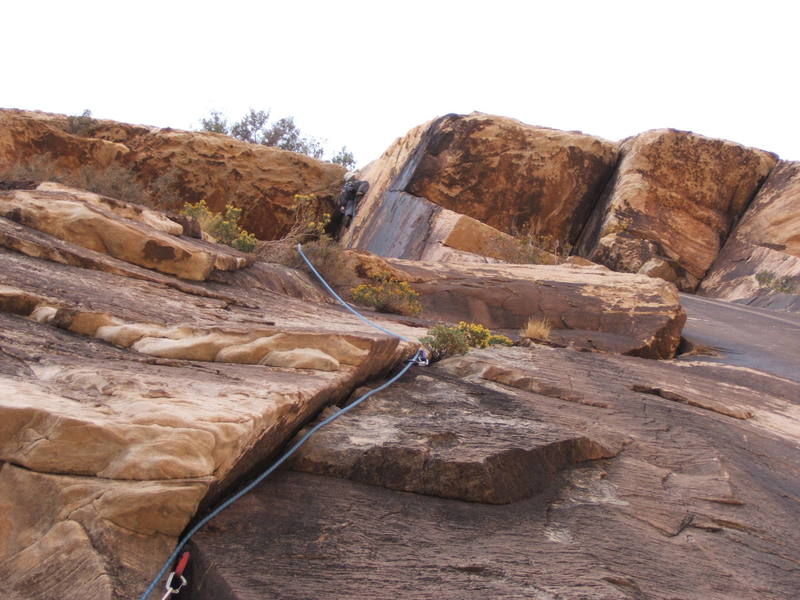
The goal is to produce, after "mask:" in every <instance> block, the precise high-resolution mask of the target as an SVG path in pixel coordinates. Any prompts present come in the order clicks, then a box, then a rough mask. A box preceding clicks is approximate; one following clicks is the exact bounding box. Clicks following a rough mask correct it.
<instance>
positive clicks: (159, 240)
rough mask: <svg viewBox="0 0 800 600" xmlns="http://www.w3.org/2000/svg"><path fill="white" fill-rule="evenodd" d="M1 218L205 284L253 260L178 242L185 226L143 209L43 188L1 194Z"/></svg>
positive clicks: (48, 186) (66, 190) (186, 241)
mask: <svg viewBox="0 0 800 600" xmlns="http://www.w3.org/2000/svg"><path fill="white" fill-rule="evenodd" d="M0 216H2V217H5V218H6V219H9V220H10V221H14V222H17V223H20V224H22V225H25V226H26V227H28V228H30V229H35V230H36V231H41V232H43V233H47V234H50V235H52V236H53V237H55V238H58V239H59V240H64V241H66V242H69V243H71V244H74V245H77V246H80V247H83V248H87V249H89V250H94V251H95V252H99V253H103V254H108V255H110V256H113V257H115V258H119V259H121V260H123V261H126V262H129V263H132V264H135V265H139V266H141V267H147V268H150V269H154V270H157V271H160V272H162V273H168V274H171V275H177V276H178V277H181V278H183V279H191V280H198V281H203V280H205V279H208V277H209V276H210V275H211V273H212V271H214V270H215V269H219V270H235V269H240V268H242V267H244V266H246V265H248V264H250V263H252V258H250V257H248V256H246V255H244V254H241V253H238V252H234V251H232V250H219V251H217V252H210V251H209V250H208V248H206V247H203V246H202V245H200V244H198V243H197V242H195V241H194V240H189V239H180V238H178V237H176V236H179V235H181V234H182V233H183V227H182V226H181V225H179V224H178V223H175V222H174V221H171V220H169V219H167V218H165V217H164V216H163V215H161V214H159V213H155V212H154V211H151V210H148V209H143V208H142V207H139V206H136V205H132V204H128V203H125V202H120V201H118V200H113V199H111V198H105V197H103V196H98V195H97V194H91V193H88V192H84V191H81V190H74V189H71V188H68V187H64V186H59V185H57V184H48V183H45V184H42V185H40V186H39V188H38V189H37V190H15V191H6V192H0Z"/></svg>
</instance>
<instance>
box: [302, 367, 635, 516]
mask: <svg viewBox="0 0 800 600" xmlns="http://www.w3.org/2000/svg"><path fill="white" fill-rule="evenodd" d="M363 392H366V390H363ZM360 393H362V391H357V392H356V395H358V394H360ZM505 400H506V399H502V400H500V401H498V399H497V398H496V397H492V396H490V395H487V394H486V393H485V390H481V389H476V388H475V387H474V386H471V385H468V384H463V383H461V382H459V381H458V380H457V379H454V378H449V377H447V376H446V375H441V374H439V373H437V372H436V371H430V375H429V374H428V373H422V372H419V371H417V372H415V373H414V374H412V375H411V376H409V377H407V378H405V379H404V381H402V382H401V383H398V384H396V385H394V386H393V387H391V388H390V389H389V390H387V391H386V392H385V393H382V394H380V395H379V396H378V397H376V398H374V399H371V401H370V402H368V403H367V404H361V405H360V406H358V407H357V408H356V409H355V410H353V411H351V412H349V413H347V414H346V415H344V416H342V417H340V418H339V419H337V420H336V421H334V422H333V423H332V424H330V425H329V426H327V427H326V428H324V429H322V430H320V432H319V433H317V434H316V435H315V436H314V437H313V438H311V439H310V440H309V441H308V442H307V443H306V445H305V446H303V447H302V448H301V450H300V452H299V453H298V454H297V456H296V458H295V459H293V461H292V463H291V467H292V469H293V470H295V471H302V472H307V473H315V474H318V475H328V476H333V477H342V478H347V479H352V480H353V481H358V482H361V483H369V484H372V485H381V486H384V487H387V488H390V489H396V490H402V491H408V492H416V493H420V494H427V495H431V496H440V497H443V498H458V499H461V500H467V501H471V502H484V503H490V504H507V503H509V502H514V501H517V500H521V499H524V498H528V497H530V496H532V495H534V494H535V493H538V492H541V491H542V490H543V489H545V488H546V487H547V486H548V484H550V483H551V482H552V479H553V478H554V477H555V476H556V474H557V473H558V472H559V471H561V470H562V469H564V468H567V467H569V466H571V465H573V464H575V463H579V462H583V461H587V460H593V459H598V458H609V457H611V456H614V455H615V454H616V453H617V452H618V451H619V449H620V448H621V443H620V441H619V440H604V441H605V445H604V444H603V443H602V442H601V441H597V440H595V439H591V438H590V437H587V436H586V435H584V434H583V433H578V432H576V431H570V430H568V429H565V428H561V427H558V426H554V425H552V424H550V423H548V422H547V421H546V419H545V418H543V417H542V416H541V415H539V414H537V413H536V410H535V408H534V407H532V406H525V405H519V404H511V403H508V402H506V401H505ZM333 410H335V409H333ZM327 416H330V415H327Z"/></svg>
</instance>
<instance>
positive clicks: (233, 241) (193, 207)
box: [181, 200, 258, 252]
mask: <svg viewBox="0 0 800 600" xmlns="http://www.w3.org/2000/svg"><path fill="white" fill-rule="evenodd" d="M181 214H183V215H186V216H187V217H192V218H194V219H196V220H197V222H198V223H200V227H201V228H202V230H203V231H205V232H206V233H208V234H209V235H211V236H212V237H214V238H215V239H216V240H217V241H218V242H220V243H222V244H226V245H227V246H230V247H232V248H236V249H237V250H240V251H241V252H252V251H253V249H254V248H255V247H256V244H257V243H258V240H257V239H256V236H254V235H253V234H252V233H250V232H248V231H246V230H244V229H242V228H241V227H239V218H240V217H241V216H242V209H241V208H237V207H235V206H234V205H233V204H228V205H227V206H225V212H224V213H215V212H213V211H211V210H210V209H209V208H208V206H207V205H206V202H205V200H200V201H199V202H196V203H194V204H189V203H188V202H187V203H186V204H184V205H183V210H181Z"/></svg>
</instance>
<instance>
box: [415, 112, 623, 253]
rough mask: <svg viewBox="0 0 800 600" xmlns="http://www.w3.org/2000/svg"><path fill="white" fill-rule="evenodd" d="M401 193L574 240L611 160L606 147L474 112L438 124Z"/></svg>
mask: <svg viewBox="0 0 800 600" xmlns="http://www.w3.org/2000/svg"><path fill="white" fill-rule="evenodd" d="M428 136H429V139H428V141H427V145H426V148H425V152H424V154H423V155H422V156H421V157H420V159H419V162H418V164H417V166H416V168H415V170H414V171H413V174H412V175H411V177H410V179H409V181H408V184H407V186H406V190H407V191H408V192H409V193H411V194H414V195H416V196H422V197H425V198H427V199H428V200H430V201H431V202H434V203H436V204H438V205H440V206H443V207H445V208H449V209H451V210H454V211H456V212H459V213H462V214H466V215H469V216H471V217H474V218H476V219H478V220H479V221H482V222H484V223H486V224H488V225H491V226H493V227H495V228H497V229H499V230H501V231H505V232H507V233H515V232H522V233H527V232H529V231H530V232H531V233H533V234H534V235H536V236H539V237H541V238H542V239H543V240H548V243H552V244H554V245H557V246H558V247H559V248H563V247H565V246H567V245H571V244H572V243H574V242H575V241H576V239H577V236H578V234H579V233H580V230H581V227H582V225H583V223H584V221H585V220H586V219H587V218H588V215H589V212H590V211H591V209H592V207H593V205H594V201H595V200H596V198H597V197H598V196H599V195H600V192H601V191H602V188H603V186H604V184H605V182H606V181H607V179H608V177H609V176H610V175H611V172H612V170H613V167H614V164H615V163H616V160H617V151H618V150H617V145H616V144H615V143H613V142H608V141H606V140H603V139H600V138H597V137H592V136H588V135H583V134H580V133H574V132H565V131H558V130H555V129H547V128H544V127H534V126H531V125H526V124H524V123H521V122H519V121H516V120H514V119H508V118H504V117H497V116H490V115H484V114H480V113H473V114H470V115H467V116H456V115H448V116H446V117H443V118H442V119H439V120H437V121H436V122H435V124H434V125H433V126H432V128H431V130H430V131H429V133H428Z"/></svg>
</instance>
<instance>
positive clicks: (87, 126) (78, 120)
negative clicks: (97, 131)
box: [64, 108, 95, 136]
mask: <svg viewBox="0 0 800 600" xmlns="http://www.w3.org/2000/svg"><path fill="white" fill-rule="evenodd" d="M94 125H95V120H94V119H93V118H92V111H90V110H89V109H88V108H87V109H86V110H85V111H83V112H82V113H81V114H80V115H72V116H70V117H67V126H66V128H65V129H64V130H65V131H66V132H67V133H71V134H72V135H80V136H88V135H89V134H90V133H92V130H93V129H94Z"/></svg>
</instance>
